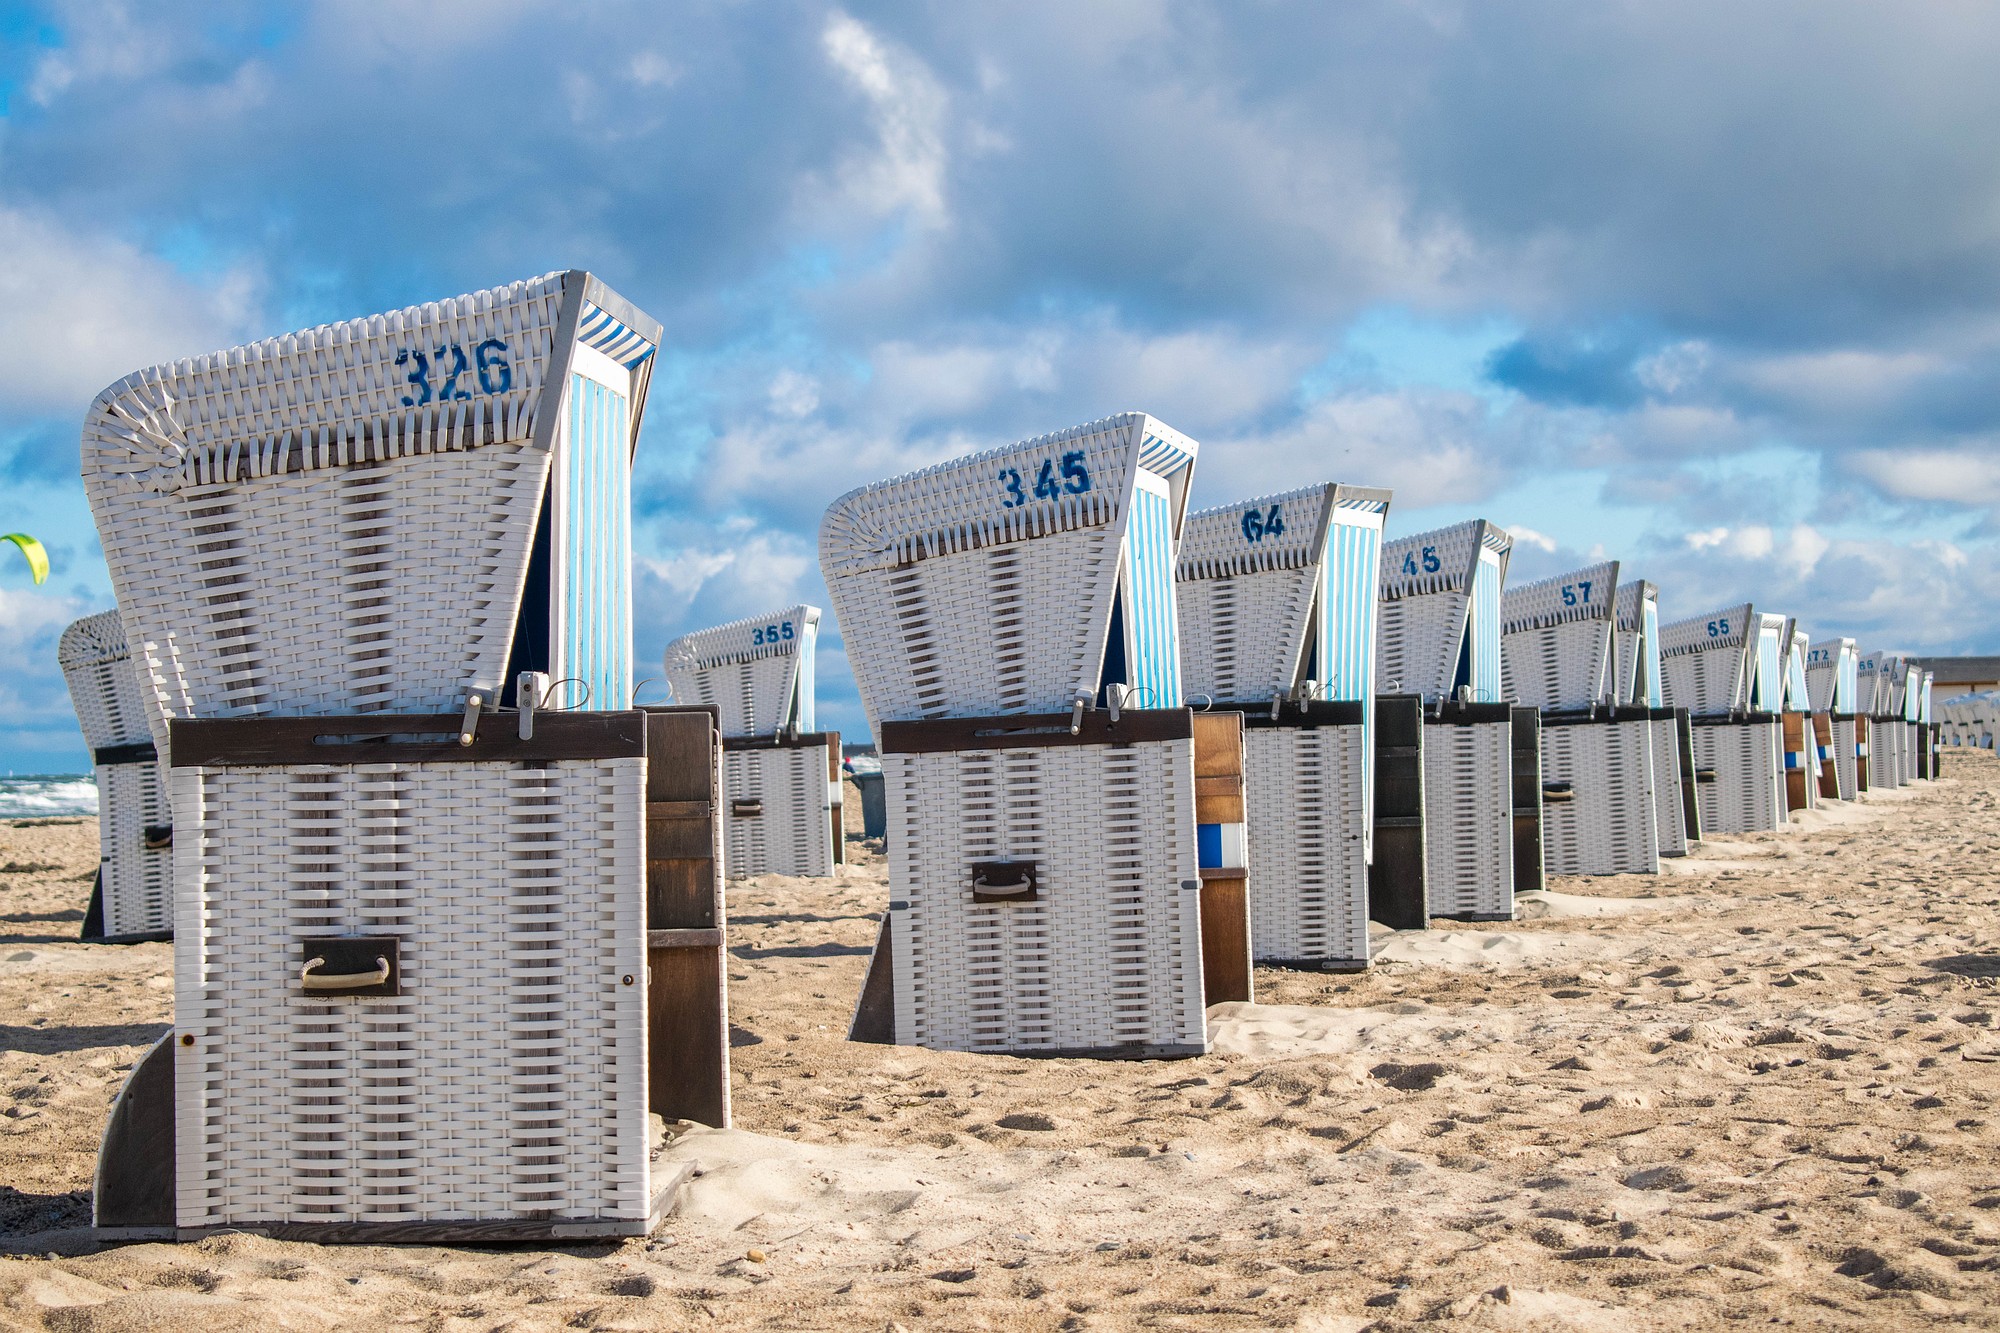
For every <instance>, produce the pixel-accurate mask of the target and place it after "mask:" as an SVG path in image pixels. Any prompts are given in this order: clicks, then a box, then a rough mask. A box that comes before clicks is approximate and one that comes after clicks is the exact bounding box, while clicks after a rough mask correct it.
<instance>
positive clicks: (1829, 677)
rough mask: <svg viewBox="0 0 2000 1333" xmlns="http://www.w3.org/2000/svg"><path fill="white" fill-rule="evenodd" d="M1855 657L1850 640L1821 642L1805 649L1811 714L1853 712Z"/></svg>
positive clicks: (1826, 640)
mask: <svg viewBox="0 0 2000 1333" xmlns="http://www.w3.org/2000/svg"><path fill="white" fill-rule="evenodd" d="M1856 657H1857V654H1856V652H1855V648H1854V640H1852V639H1821V640H1819V641H1818V642H1816V643H1810V644H1808V645H1807V646H1806V692H1807V693H1808V694H1810V695H1811V696H1812V710H1813V712H1815V713H1852V712H1855V711H1857V709H1856V706H1855V702H1854V697H1855V692H1856V689H1857V681H1856V679H1855V668H1856Z"/></svg>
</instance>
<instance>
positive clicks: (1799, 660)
mask: <svg viewBox="0 0 2000 1333" xmlns="http://www.w3.org/2000/svg"><path fill="white" fill-rule="evenodd" d="M1785 707H1786V708H1788V709H1790V710H1791V711H1793V712H1795V713H1806V712H1810V711H1812V694H1811V692H1810V691H1808V690H1807V689H1806V655H1805V653H1804V652H1802V651H1800V649H1799V647H1798V645H1796V644H1794V645H1793V646H1792V651H1791V652H1790V653H1788V654H1786V657H1785Z"/></svg>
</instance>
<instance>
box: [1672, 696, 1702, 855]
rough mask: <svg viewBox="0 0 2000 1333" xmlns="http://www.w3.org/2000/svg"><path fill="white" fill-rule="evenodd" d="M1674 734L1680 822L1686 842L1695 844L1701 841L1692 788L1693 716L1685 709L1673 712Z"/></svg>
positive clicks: (1698, 805) (1697, 798) (1697, 804)
mask: <svg viewBox="0 0 2000 1333" xmlns="http://www.w3.org/2000/svg"><path fill="white" fill-rule="evenodd" d="M1674 734H1675V735H1676V736H1677V737H1678V738H1679V746H1680V752H1681V753H1680V760H1681V822H1682V824H1683V825H1685V826H1686V828H1687V840H1688V841H1689V842H1690V843H1696V842H1700V841H1701V799H1700V796H1699V795H1698V794H1697V793H1696V791H1695V786H1694V715H1693V714H1692V713H1691V712H1689V711H1688V710H1687V709H1685V708H1676V709H1675V710H1674Z"/></svg>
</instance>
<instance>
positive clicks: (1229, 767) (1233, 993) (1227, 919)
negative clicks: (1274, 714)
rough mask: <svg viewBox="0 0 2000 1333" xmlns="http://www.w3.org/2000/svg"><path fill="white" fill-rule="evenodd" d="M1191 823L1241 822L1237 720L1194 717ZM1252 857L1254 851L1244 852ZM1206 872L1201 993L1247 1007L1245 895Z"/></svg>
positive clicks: (1239, 886)
mask: <svg viewBox="0 0 2000 1333" xmlns="http://www.w3.org/2000/svg"><path fill="white" fill-rule="evenodd" d="M1192 716H1193V719H1194V819H1195V823H1197V824H1241V823H1242V822H1243V715H1242V714H1241V713H1195V714H1193V715H1192ZM1250 854H1251V855H1252V856H1254V855H1256V848H1254V847H1253V848H1251V849H1250ZM1214 873H1215V872H1213V871H1208V872H1205V873H1204V874H1203V875H1202V883H1201V974H1202V988H1203V991H1204V993H1205V995H1206V996H1207V999H1208V1002H1209V1003H1210V1004H1223V1003H1226V1002H1228V1001H1231V1000H1240V1001H1242V1002H1244V1003H1248V1002H1249V1001H1250V998H1251V983H1250V893H1249V885H1248V882H1247V881H1246V880H1245V879H1244V878H1242V877H1241V876H1233V877H1227V878H1225V877H1223V876H1220V875H1217V876H1216V877H1215V878H1210V875H1213V874H1214Z"/></svg>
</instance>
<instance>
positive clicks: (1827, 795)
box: [1812, 713, 1840, 801]
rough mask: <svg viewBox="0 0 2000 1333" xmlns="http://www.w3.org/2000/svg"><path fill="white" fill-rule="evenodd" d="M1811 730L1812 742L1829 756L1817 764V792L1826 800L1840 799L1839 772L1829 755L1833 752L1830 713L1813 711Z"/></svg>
mask: <svg viewBox="0 0 2000 1333" xmlns="http://www.w3.org/2000/svg"><path fill="white" fill-rule="evenodd" d="M1812 732H1813V744H1814V745H1815V746H1817V747H1819V749H1821V750H1824V751H1825V752H1826V753H1827V755H1828V756H1829V757H1828V758H1827V759H1826V760H1825V761H1824V762H1822V763H1821V764H1820V766H1819V794H1820V796H1821V797H1823V798H1824V799H1826V800H1829V801H1837V800H1839V799H1840V772H1839V770H1838V769H1837V768H1835V766H1834V761H1833V759H1832V757H1831V756H1832V754H1833V716H1832V714H1830V713H1814V714H1813V715H1812Z"/></svg>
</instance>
